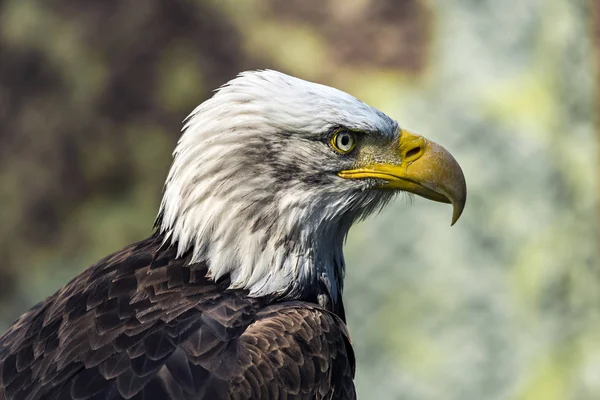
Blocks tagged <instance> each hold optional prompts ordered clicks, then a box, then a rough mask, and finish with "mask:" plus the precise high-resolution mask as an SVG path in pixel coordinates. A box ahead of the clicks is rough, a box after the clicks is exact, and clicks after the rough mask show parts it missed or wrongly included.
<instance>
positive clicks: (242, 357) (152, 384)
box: [0, 236, 355, 400]
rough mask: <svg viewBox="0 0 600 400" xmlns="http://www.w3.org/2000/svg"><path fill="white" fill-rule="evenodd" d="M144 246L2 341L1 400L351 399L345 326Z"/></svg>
mask: <svg viewBox="0 0 600 400" xmlns="http://www.w3.org/2000/svg"><path fill="white" fill-rule="evenodd" d="M161 243H162V238H161V237H159V236H153V237H151V238H149V239H147V240H144V241H142V242H139V243H136V244H133V245H131V246H129V247H127V248H125V249H123V250H122V251H120V252H117V253H115V254H113V255H111V256H109V257H107V258H105V259H104V260H102V261H100V262H99V263H97V264H96V265H94V266H92V267H91V268H89V269H88V270H86V271H85V272H83V273H82V274H80V275H79V276H77V277H76V278H75V279H73V280H72V281H71V282H69V283H68V284H67V285H66V286H65V287H64V288H63V289H61V290H60V291H59V292H57V293H56V294H55V295H54V296H52V297H50V298H48V299H47V300H45V301H44V302H42V303H40V304H38V305H37V306H35V307H34V308H33V309H31V310H30V311H29V312H27V313H26V314H24V315H23V316H22V317H21V318H20V319H19V320H18V321H16V322H15V324H13V326H12V327H11V328H10V329H9V330H8V331H7V332H6V333H5V334H4V335H3V336H1V337H0V400H9V399H81V400H84V399H122V398H135V399H275V398H279V399H286V398H289V399H296V398H298V399H301V398H306V399H309V398H310V399H313V398H317V399H320V398H328V399H329V398H335V399H353V398H355V395H354V386H353V384H352V377H353V375H354V370H353V368H354V360H353V355H352V350H351V347H350V344H349V342H348V336H347V332H346V328H345V325H344V324H343V322H342V321H341V320H340V319H339V318H338V317H337V316H336V315H334V314H332V313H329V312H328V311H326V310H323V309H321V308H319V307H318V306H316V305H312V304H310V303H303V302H289V301H288V302H280V303H276V304H270V303H271V302H270V301H269V299H265V298H262V299H257V298H251V297H248V296H247V295H246V293H245V292H244V291H240V290H234V291H231V290H227V289H226V288H227V287H228V286H229V282H228V281H227V280H226V279H225V280H222V281H220V282H218V283H215V282H212V281H210V280H208V279H207V278H206V272H207V270H206V266H205V265H197V264H195V265H193V266H188V265H187V261H188V260H187V259H186V258H185V257H183V258H179V259H177V258H176V257H175V251H174V249H172V248H171V249H161Z"/></svg>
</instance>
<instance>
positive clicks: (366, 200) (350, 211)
mask: <svg viewBox="0 0 600 400" xmlns="http://www.w3.org/2000/svg"><path fill="white" fill-rule="evenodd" d="M336 127H345V128H348V129H352V130H357V131H366V132H376V133H378V134H380V135H384V136H387V137H389V138H393V137H394V135H397V134H398V126H397V124H396V123H395V122H394V121H393V120H391V119H390V118H388V117H387V116H386V115H384V114H383V113H381V112H380V111H378V110H376V109H374V108H372V107H369V106H368V105H366V104H364V103H362V102H360V101H359V100H357V99H356V98H354V97H352V96H350V95H349V94H347V93H344V92H342V91H339V90H336V89H333V88H331V87H327V86H323V85H319V84H315V83H311V82H306V81H303V80H301V79H297V78H294V77H291V76H288V75H285V74H282V73H279V72H275V71H256V72H245V73H242V74H240V75H239V76H238V77H237V78H235V79H233V80H232V81H230V82H229V83H227V84H226V85H224V86H223V87H222V88H220V89H219V90H218V91H217V93H216V94H215V95H214V96H213V97H212V98H211V99H209V100H207V101H205V102H204V103H202V104H201V105H200V106H198V107H197V108H196V109H195V110H194V111H193V112H192V114H191V115H190V116H189V117H188V119H187V120H186V123H185V126H184V130H183V134H182V136H181V139H180V140H179V142H178V144H177V147H176V149H175V152H174V160H173V165H172V167H171V170H170V172H169V175H168V178H167V181H166V184H165V190H164V197H163V200H162V203H161V211H160V214H159V220H158V221H159V229H160V231H161V232H162V233H164V234H165V235H166V240H167V241H169V243H171V244H173V245H176V246H177V249H178V255H182V254H184V253H186V252H188V251H191V252H192V262H206V263H207V264H208V266H209V274H210V276H211V277H213V278H214V279H218V278H220V277H222V276H225V275H229V276H230V279H231V287H232V288H243V289H247V290H249V292H250V294H251V295H253V296H262V295H267V294H274V293H284V292H286V293H300V292H302V291H303V290H304V289H305V288H306V287H308V286H310V285H318V284H324V285H325V287H326V288H327V290H328V291H329V294H330V295H331V298H332V299H333V300H334V301H335V299H337V298H338V296H339V295H340V294H341V290H342V280H343V274H344V260H343V254H342V244H343V241H344V239H345V236H346V234H347V232H348V230H349V229H350V226H351V225H352V223H353V222H354V221H355V220H356V219H357V218H360V217H363V216H365V215H366V214H368V213H370V212H372V211H373V210H374V209H376V208H377V207H379V206H381V205H382V203H384V202H385V201H386V200H387V199H389V197H390V196H391V194H390V193H387V192H386V193H384V192H381V191H371V190H368V189H370V186H369V183H368V182H364V181H363V182H361V181H348V180H345V179H342V178H339V177H338V176H337V175H336V172H337V171H339V170H341V169H342V167H343V166H344V165H345V164H344V163H346V165H347V163H348V161H347V160H344V159H343V158H342V157H340V155H339V154H336V153H335V152H334V151H333V150H332V149H331V147H330V146H329V141H328V138H329V136H330V135H331V132H332V131H333V130H334V129H335V128H336Z"/></svg>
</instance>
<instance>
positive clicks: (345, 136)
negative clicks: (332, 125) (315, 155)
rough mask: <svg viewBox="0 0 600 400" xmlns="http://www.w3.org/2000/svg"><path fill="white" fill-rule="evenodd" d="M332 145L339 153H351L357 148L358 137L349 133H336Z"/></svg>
mask: <svg viewBox="0 0 600 400" xmlns="http://www.w3.org/2000/svg"><path fill="white" fill-rule="evenodd" d="M331 145H332V146H333V148H334V149H335V150H336V151H337V152H338V153H342V154H347V153H350V152H351V151H352V150H354V148H355V147H356V135H355V134H354V132H348V131H339V132H336V133H335V134H334V135H333V137H332V138H331Z"/></svg>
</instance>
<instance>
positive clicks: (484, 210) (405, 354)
mask: <svg viewBox="0 0 600 400" xmlns="http://www.w3.org/2000/svg"><path fill="white" fill-rule="evenodd" d="M599 11H600V1H597V0H596V1H583V0H572V1H564V0H502V1H499V0H437V1H434V0H431V1H422V0H421V1H420V0H403V1H393V0H325V1H303V0H260V1H259V0H225V1H218V0H206V1H200V0H147V1H134V0H103V1H92V0H78V1H75V0H44V1H42V0H0V256H1V260H2V261H1V264H0V330H1V331H3V330H4V329H6V327H7V326H8V325H9V324H10V323H11V322H12V321H13V320H14V319H15V318H16V317H17V316H18V315H19V314H21V313H22V312H24V311H25V310H26V309H28V308H29V307H30V306H32V305H33V304H34V303H36V302H37V301H39V300H41V299H42V298H44V297H45V296H47V295H49V294H51V293H53V292H54V291H55V290H56V289H58V288H59V287H60V286H62V285H63V284H64V283H65V282H66V281H67V280H68V279H69V278H70V277H72V276H73V275H74V274H76V273H77V272H78V271H81V270H82V269H84V268H85V267H87V266H88V265H90V264H92V263H93V262H95V261H96V260H97V259H99V258H100V257H102V256H104V255H106V254H108V253H110V252H113V251H115V250H118V249H119V248H121V247H123V246H125V245H127V244H128V243H130V242H133V241H135V240H139V239H142V238H144V237H146V236H147V235H149V234H150V232H151V230H152V223H153V219H154V216H155V214H156V211H157V208H158V204H159V201H160V196H161V188H162V184H163V180H164V178H165V177H166V173H167V171H168V168H169V164H170V153H171V151H172V150H173V148H174V145H175V142H176V140H177V138H178V136H179V130H180V128H181V121H182V119H183V118H184V117H185V116H186V115H187V114H188V113H189V112H190V111H191V110H192V109H193V108H194V107H195V106H196V105H197V104H199V103H200V102H202V101H203V100H205V99H206V98H207V97H209V96H210V94H211V91H212V90H213V89H215V88H216V87H218V86H219V85H221V84H223V83H225V82H226V81H227V80H229V79H231V78H232V77H234V76H235V74H237V73H238V72H240V71H242V70H246V69H254V68H274V69H277V70H281V71H283V72H286V73H289V74H292V75H296V76H299V77H302V78H305V79H309V80H314V81H318V82H321V83H325V84H328V85H330V86H335V87H338V88H340V89H343V90H345V91H348V92H350V93H352V94H354V95H355V96H357V97H359V98H360V99H362V100H364V101H366V102H368V103H370V104H371V105H373V106H375V107H378V108H380V109H381V110H383V111H385V112H386V113H388V114H389V115H391V116H392V117H394V118H396V119H397V120H398V121H399V122H400V124H401V126H403V127H405V128H408V129H410V130H413V131H415V132H418V133H421V134H423V135H425V136H427V137H429V138H431V139H433V140H435V141H437V142H439V143H441V144H443V145H444V146H445V147H446V148H448V149H449V150H450V151H451V152H452V153H453V154H454V155H455V157H456V158H457V159H458V160H459V162H460V163H461V165H462V167H463V170H464V172H465V175H466V178H467V183H468V187H469V199H468V202H467V208H466V210H465V213H464V214H463V217H462V219H461V220H460V221H459V222H458V224H457V225H456V226H454V227H452V228H450V226H449V222H450V216H451V209H450V207H448V206H444V205H440V204H435V203H431V202H428V201H425V200H422V199H420V198H415V199H414V200H411V199H408V198H402V197H399V198H398V200H396V201H395V202H394V203H393V204H392V205H391V206H389V207H388V208H387V209H386V210H385V211H384V212H383V213H382V214H380V215H379V216H377V217H375V218H371V219H370V220H368V221H367V222H365V223H362V224H361V225H359V226H357V227H355V228H354V229H353V230H352V232H351V235H350V237H349V239H348V243H347V246H346V254H347V258H348V260H347V264H348V271H347V279H346V290H345V302H346V309H347V310H348V314H349V315H348V324H349V327H350V331H351V334H352V338H353V342H354V347H355V351H356V355H357V360H358V369H357V378H356V383H357V387H358V394H359V397H360V398H363V399H415V400H416V399H419V400H422V399H445V400H448V399H450V400H453V399H456V400H458V399H461V400H465V399H511V400H512V399H515V400H555V399H556V400H559V399H576V400H585V399H598V398H600V269H599V268H600V265H599V263H598V244H599V241H598V222H599V216H598V194H599V193H600V190H599V188H598V183H597V182H598V174H599V172H600V164H599V162H598V158H597V155H598V135H597V130H596V126H595V122H596V111H597V104H596V98H595V97H596V89H597V86H598V85H597V76H596V63H597V60H598V54H599V49H600V35H599V34H598V33H599V32H600V28H598V21H599V20H600V18H597V17H596V18H595V16H598V15H600V12H599ZM594 21H596V22H594Z"/></svg>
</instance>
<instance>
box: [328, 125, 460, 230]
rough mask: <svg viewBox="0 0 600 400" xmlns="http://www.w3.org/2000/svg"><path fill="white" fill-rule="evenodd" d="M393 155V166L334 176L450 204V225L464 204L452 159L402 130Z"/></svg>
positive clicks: (374, 165)
mask: <svg viewBox="0 0 600 400" xmlns="http://www.w3.org/2000/svg"><path fill="white" fill-rule="evenodd" d="M394 152H395V153H396V151H394ZM395 155H396V157H397V159H398V163H397V164H396V163H372V164H369V165H366V166H363V167H361V168H357V169H351V170H344V171H340V172H339V173H338V175H339V176H340V177H342V178H346V179H365V178H372V179H380V180H383V181H385V183H384V184H383V185H381V186H380V188H382V189H391V190H402V191H405V192H410V193H414V194H417V195H419V196H422V197H425V198H427V199H429V200H433V201H439V202H442V203H451V204H452V206H453V209H454V210H453V214H452V225H454V224H455V223H456V221H458V218H459V217H460V215H461V214H462V212H463V210H464V208H465V203H466V200H467V185H466V182H465V177H464V175H463V172H462V169H461V168H460V165H458V162H456V160H455V159H454V157H452V155H451V154H450V153H449V152H448V151H447V150H446V149H444V148H443V147H442V146H440V145H439V144H437V143H434V142H432V141H430V140H427V139H425V138H424V137H422V136H419V135H415V134H413V133H410V132H408V131H405V130H402V131H401V132H400V140H399V143H398V149H397V154H395ZM396 157H395V158H396Z"/></svg>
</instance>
